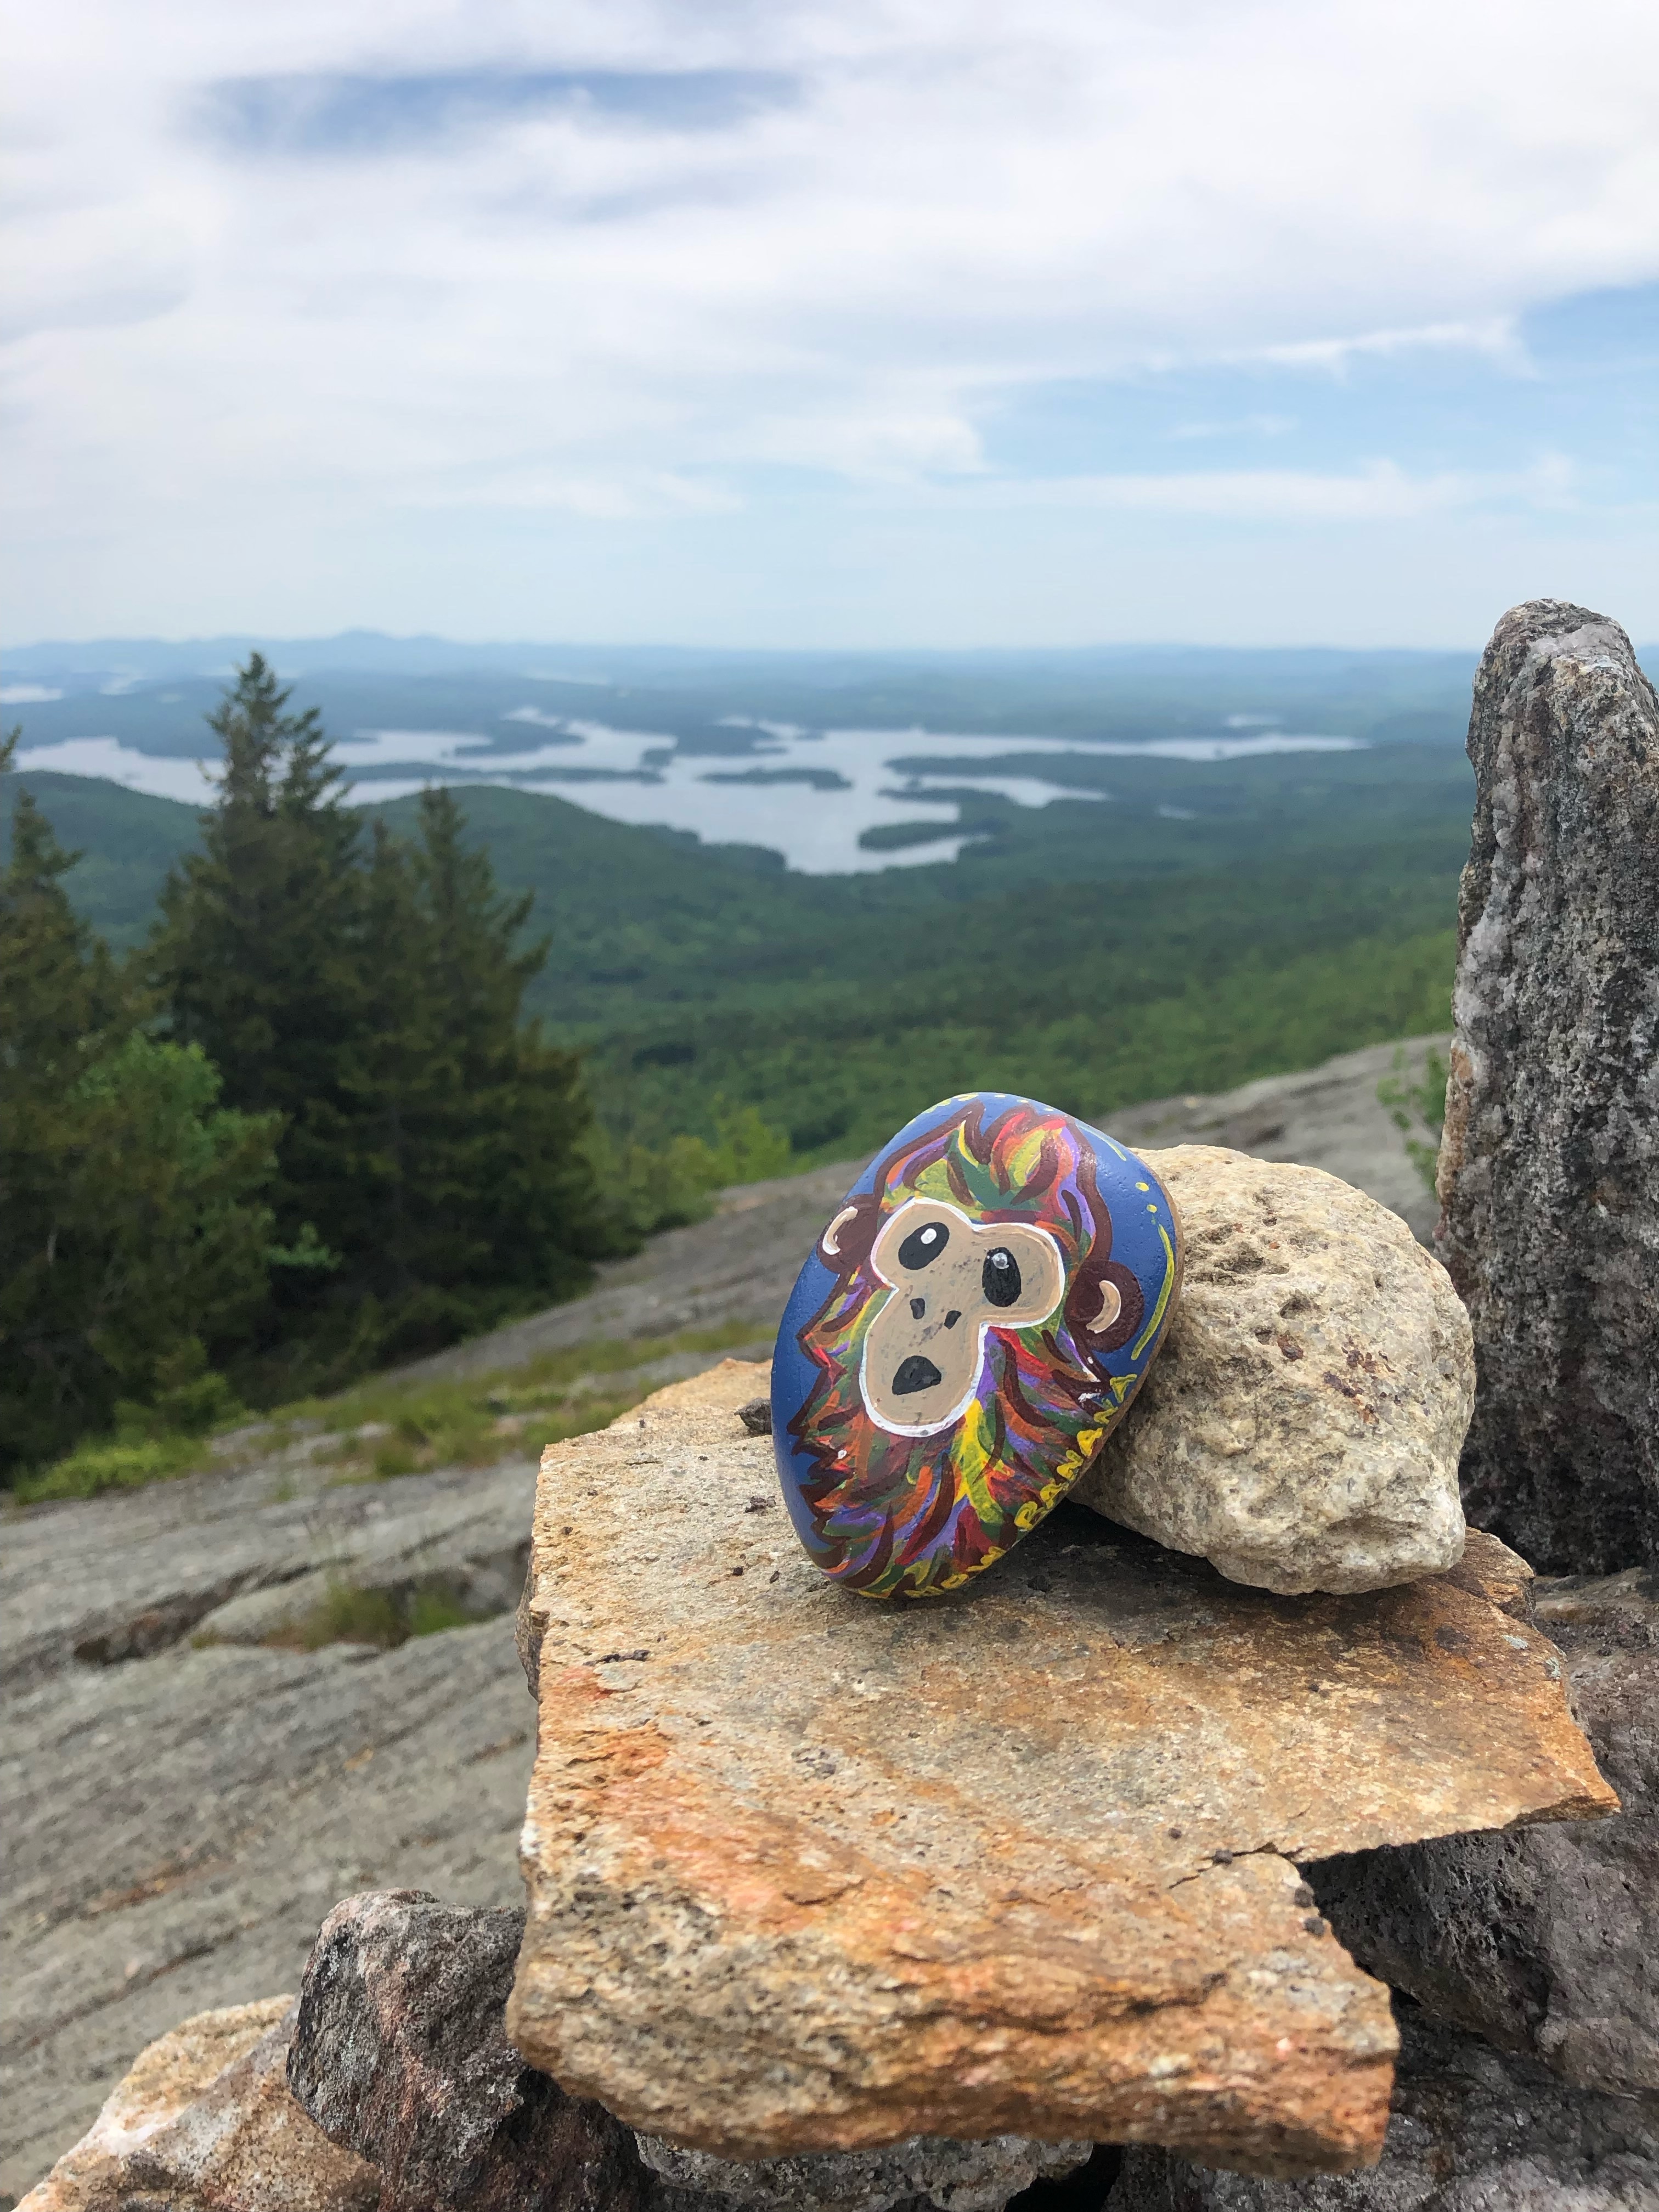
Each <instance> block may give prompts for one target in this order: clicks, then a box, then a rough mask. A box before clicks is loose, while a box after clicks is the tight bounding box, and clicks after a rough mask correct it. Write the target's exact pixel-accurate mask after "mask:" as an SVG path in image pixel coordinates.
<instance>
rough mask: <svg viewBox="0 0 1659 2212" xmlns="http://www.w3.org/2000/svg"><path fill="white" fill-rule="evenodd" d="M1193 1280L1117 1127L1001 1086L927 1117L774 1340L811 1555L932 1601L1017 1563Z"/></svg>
mask: <svg viewBox="0 0 1659 2212" xmlns="http://www.w3.org/2000/svg"><path fill="white" fill-rule="evenodd" d="M1180 1272H1181V1244H1180V1225H1179V1222H1178V1221H1177V1219H1176V1213H1175V1209H1174V1207H1173V1206H1172V1205H1171V1204H1170V1198H1169V1194H1168V1193H1167V1192H1166V1191H1165V1190H1164V1188H1163V1187H1162V1185H1161V1184H1160V1183H1159V1182H1158V1180H1157V1178H1156V1176H1153V1174H1152V1170H1150V1169H1149V1168H1148V1167H1147V1166H1146V1164H1145V1162H1144V1161H1142V1160H1139V1159H1138V1158H1136V1156H1135V1155H1134V1154H1133V1152H1127V1150H1126V1149H1125V1148H1124V1147H1123V1146H1121V1145H1118V1144H1116V1143H1115V1142H1114V1140H1113V1139H1111V1138H1110V1137H1108V1136H1106V1135H1104V1134H1103V1133H1101V1132H1099V1131H1097V1130H1094V1129H1091V1128H1089V1127H1086V1125H1085V1124H1084V1123H1082V1122H1080V1121H1074V1120H1073V1118H1072V1116H1070V1115H1066V1114H1061V1113H1058V1112H1056V1111H1055V1110H1054V1109H1053V1108H1052V1107H1047V1106H1040V1105H1038V1104H1036V1103H1035V1102H1034V1101H1033V1100H1031V1099H1028V1098H1019V1097H1012V1096H1011V1095H1009V1094H1007V1093H1005V1092H993V1091H982V1092H975V1093H972V1094H969V1095H968V1096H966V1097H957V1098H952V1099H949V1100H947V1101H946V1102H945V1104H943V1105H941V1106H937V1107H934V1108H933V1109H931V1110H930V1111H929V1112H927V1113H926V1114H922V1115H918V1116H917V1117H916V1119H915V1121H912V1122H910V1123H909V1124H908V1127H905V1128H903V1129H902V1130H901V1131H900V1132H899V1133H898V1135H897V1136H896V1138H895V1139H893V1141H892V1143H891V1144H890V1146H888V1147H887V1148H886V1150H885V1151H884V1152H883V1154H882V1155H881V1157H880V1158H878V1160H877V1161H875V1162H874V1163H873V1164H872V1166H871V1167H870V1168H868V1169H867V1170H866V1171H865V1173H864V1174H863V1175H862V1176H860V1178H859V1180H858V1182H856V1183H855V1184H854V1187H853V1188H852V1190H851V1191H849V1192H848V1196H847V1200H846V1201H845V1203H844V1204H843V1205H842V1207H841V1209H840V1211H839V1212H837V1213H836V1216H835V1218H833V1219H832V1220H831V1221H830V1223H829V1226H828V1227H827V1228H826V1229H825V1230H824V1231H823V1235H822V1236H821V1237H819V1239H818V1242H817V1247H816V1249H814V1251H813V1253H812V1255H811V1257H810V1258H809V1259H808V1261H807V1262H806V1265H805V1267H803V1269H802V1270H801V1274H800V1278H799V1281H798V1282H797V1283H796V1285H795V1289H794V1291H793V1295H792V1297H791V1298H790V1301H789V1304H788V1307H787V1310H786V1311H785V1314H784V1317H783V1322H782V1326H781V1328H780V1330H779V1333H778V1343H777V1350H776V1353H775V1358H774V1360H773V1369H772V1400H773V1419H772V1430H773V1436H774V1439H775V1445H776V1450H777V1456H778V1469H779V1474H780V1476H781V1480H782V1485H783V1491H784V1497H785V1499H786V1501H787V1504H788V1506H789V1510H790V1515H791V1517H792V1519H793V1522H794V1525H795V1529H796V1533H797V1534H798V1535H799V1537H800V1539H801V1541H802V1542H803V1544H805V1547H806V1549H807V1551H808V1552H809V1553H811V1557H812V1559H814V1560H815V1561H816V1563H817V1565H818V1566H819V1567H820V1568H822V1570H823V1572H824V1573H825V1574H827V1575H829V1576H830V1577H832V1578H834V1579H835V1580H836V1581H838V1582H842V1583H846V1584H847V1586H848V1588H849V1589H855V1590H858V1591H860V1592H861V1593H862V1594H864V1595H866V1596H871V1597H896V1596H906V1597H931V1596H936V1595H941V1594H943V1593H945V1592H946V1591H950V1590H954V1589H960V1588H962V1587H963V1584H964V1583H967V1581H968V1580H969V1577H971V1576H973V1575H975V1574H977V1573H979V1572H981V1571H982V1570H983V1569H985V1568H986V1567H988V1566H990V1565H993V1564H994V1562H995V1561H996V1560H997V1559H1000V1558H1001V1557H1002V1556H1003V1555H1004V1553H1006V1552H1007V1551H1008V1550H1009V1548H1010V1547H1012V1545H1013V1544H1015V1543H1017V1542H1018V1540H1019V1538H1020V1537H1021V1536H1023V1535H1024V1534H1025V1533H1026V1532H1027V1531H1028V1530H1029V1529H1030V1528H1035V1527H1036V1524H1037V1522H1039V1521H1040V1520H1042V1517H1043V1516H1044V1515H1045V1514H1046V1513H1048V1511H1049V1510H1051V1509H1052V1508H1053V1507H1054V1505H1055V1504H1058V1503H1059V1501H1060V1498H1063V1497H1064V1496H1065V1494H1066V1491H1067V1490H1068V1489H1069V1488H1070V1487H1071V1486H1072V1484H1073V1482H1074V1481H1075V1480H1076V1479H1077V1477H1078V1475H1079V1474H1081V1473H1082V1471H1083V1469H1084V1468H1085V1467H1086V1466H1087V1465H1088V1464H1089V1462H1090V1461H1091V1459H1092V1458H1093V1456H1094V1455H1095V1453H1096V1452H1097V1450H1098V1449H1099V1447H1100V1444H1101V1443H1102V1442H1103V1439H1104V1437H1105V1436H1106V1435H1107V1433H1108V1431H1109V1430H1110V1429H1111V1428H1112V1427H1114V1426H1115V1424H1116V1423H1117V1422H1118V1421H1119V1420H1120V1419H1121V1418H1122V1414H1123V1412H1124V1409H1125V1408H1126V1407H1127V1406H1128V1404H1129V1402H1130V1401H1131V1400H1132V1398H1133V1395H1134V1392H1135V1389H1136V1388H1137V1387H1138V1385H1139V1382H1140V1380H1141V1378H1142V1376H1144V1375H1145V1374H1146V1369H1147V1366H1148V1364H1150V1362H1151V1360H1152V1357H1153V1355H1154V1354H1155V1353H1156V1352H1157V1350H1158V1345H1159V1343H1160V1342H1161V1341H1162V1339H1163V1335H1164V1330H1165V1329H1166V1328H1167V1326H1168V1323H1169V1318H1170V1310H1171V1308H1172V1306H1173V1304H1174V1300H1175V1297H1176V1291H1177V1288H1178V1285H1179V1281H1180Z"/></svg>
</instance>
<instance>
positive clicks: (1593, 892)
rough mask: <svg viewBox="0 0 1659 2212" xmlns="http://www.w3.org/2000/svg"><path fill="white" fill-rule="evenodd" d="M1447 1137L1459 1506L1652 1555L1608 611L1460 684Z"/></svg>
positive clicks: (1560, 1564) (1545, 1568)
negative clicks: (1462, 751)
mask: <svg viewBox="0 0 1659 2212" xmlns="http://www.w3.org/2000/svg"><path fill="white" fill-rule="evenodd" d="M1468 750H1469V758H1470V760H1471V761H1472V762H1473V763H1474V772H1475V813H1474V836H1473V842H1472V844H1471V848H1470V852H1469V859H1468V866H1467V867H1466V868H1465V869H1464V871H1463V878H1462V888H1461V890H1460V892H1459V895H1458V962H1457V983H1456V987H1455V991H1454V994H1453V999H1452V1015H1453V1019H1454V1022H1455V1036H1454V1039H1453V1042H1452V1051H1451V1081H1450V1084H1449V1087H1448V1091H1447V1095H1446V1128H1445V1138H1444V1141H1443V1144H1442V1146H1441V1150H1440V1172H1439V1185H1440V1199H1441V1206H1442V1217H1441V1225H1440V1228H1439V1231H1438V1232H1437V1249H1438V1250H1439V1251H1441V1252H1442V1253H1443V1256H1444V1258H1445V1261H1446V1265H1447V1267H1449V1269H1450V1271H1451V1275H1452V1279H1453V1280H1454V1282H1455V1284H1456V1285H1457V1287H1458V1290H1459V1291H1461V1292H1462V1296H1463V1297H1464V1299H1465V1301H1466V1303H1467V1304H1468V1309H1469V1313H1470V1316H1471V1318H1472V1320H1473V1322H1474V1346H1475V1359H1476V1363H1477V1364H1478V1366H1479V1369H1480V1395H1479V1398H1478V1400H1477V1402H1476V1406H1475V1413H1474V1426H1473V1427H1472V1428H1471V1430H1470V1431H1469V1440H1468V1450H1467V1451H1466V1453H1465V1455H1464V1461H1463V1485H1464V1498H1465V1502H1466V1504H1467V1506H1468V1513H1469V1517H1470V1519H1471V1520H1472V1521H1474V1522H1477V1523H1478V1524H1479V1525H1480V1527H1482V1528H1491V1529H1492V1530H1493V1531H1495V1533H1496V1534H1498V1535H1500V1536H1502V1537H1503V1538H1504V1541H1505V1542H1506V1543H1510V1544H1513V1545H1514V1546H1515V1547H1516V1549H1517V1550H1518V1551H1520V1552H1522V1553H1523V1554H1524V1555H1525V1556H1526V1557H1527V1558H1528V1559H1530V1560H1531V1561H1532V1563H1533V1565H1534V1566H1535V1567H1537V1568H1538V1569H1539V1571H1541V1572H1548V1573H1552V1574H1614V1573H1617V1572H1619V1571H1620V1570H1621V1569H1623V1568H1625V1567H1630V1566H1635V1565H1641V1564H1645V1565H1649V1566H1659V1330H1656V1328H1655V1327H1654V1315H1655V1311H1656V1310H1659V1056H1656V1045H1659V896H1656V894H1655V885H1656V884H1659V699H1656V698H1655V696H1654V690H1653V686H1652V685H1651V684H1650V683H1649V682H1648V680H1647V678H1646V677H1645V676H1644V674H1643V673H1642V671H1641V669H1640V668H1639V667H1638V665H1637V661H1636V656H1635V654H1634V653H1632V650H1631V644H1630V640H1629V639H1628V638H1627V637H1626V635H1625V633H1624V631H1623V630H1622V629H1620V627H1619V625H1618V624H1617V623H1612V622H1609V621H1607V618H1606V617H1605V616H1602V615H1598V614H1593V613H1591V611H1589V608H1587V607H1577V606H1571V605H1566V604H1565V602H1563V601H1560V600H1557V599H1535V600H1533V601H1531V602H1529V603H1528V605H1524V606H1519V607H1514V608H1511V609H1510V612H1509V613H1508V614H1506V615H1505V616H1504V619H1503V620H1502V622H1500V623H1498V628H1497V629H1496V630H1495V631H1494V632H1493V634H1492V642H1491V644H1490V645H1489V646H1488V647H1487V648H1486V657H1485V658H1484V659H1483V660H1482V661H1481V664H1480V674H1479V675H1478V676H1477V678H1475V686H1474V714H1473V715H1472V716H1471V718H1470V721H1469V740H1468Z"/></svg>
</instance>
